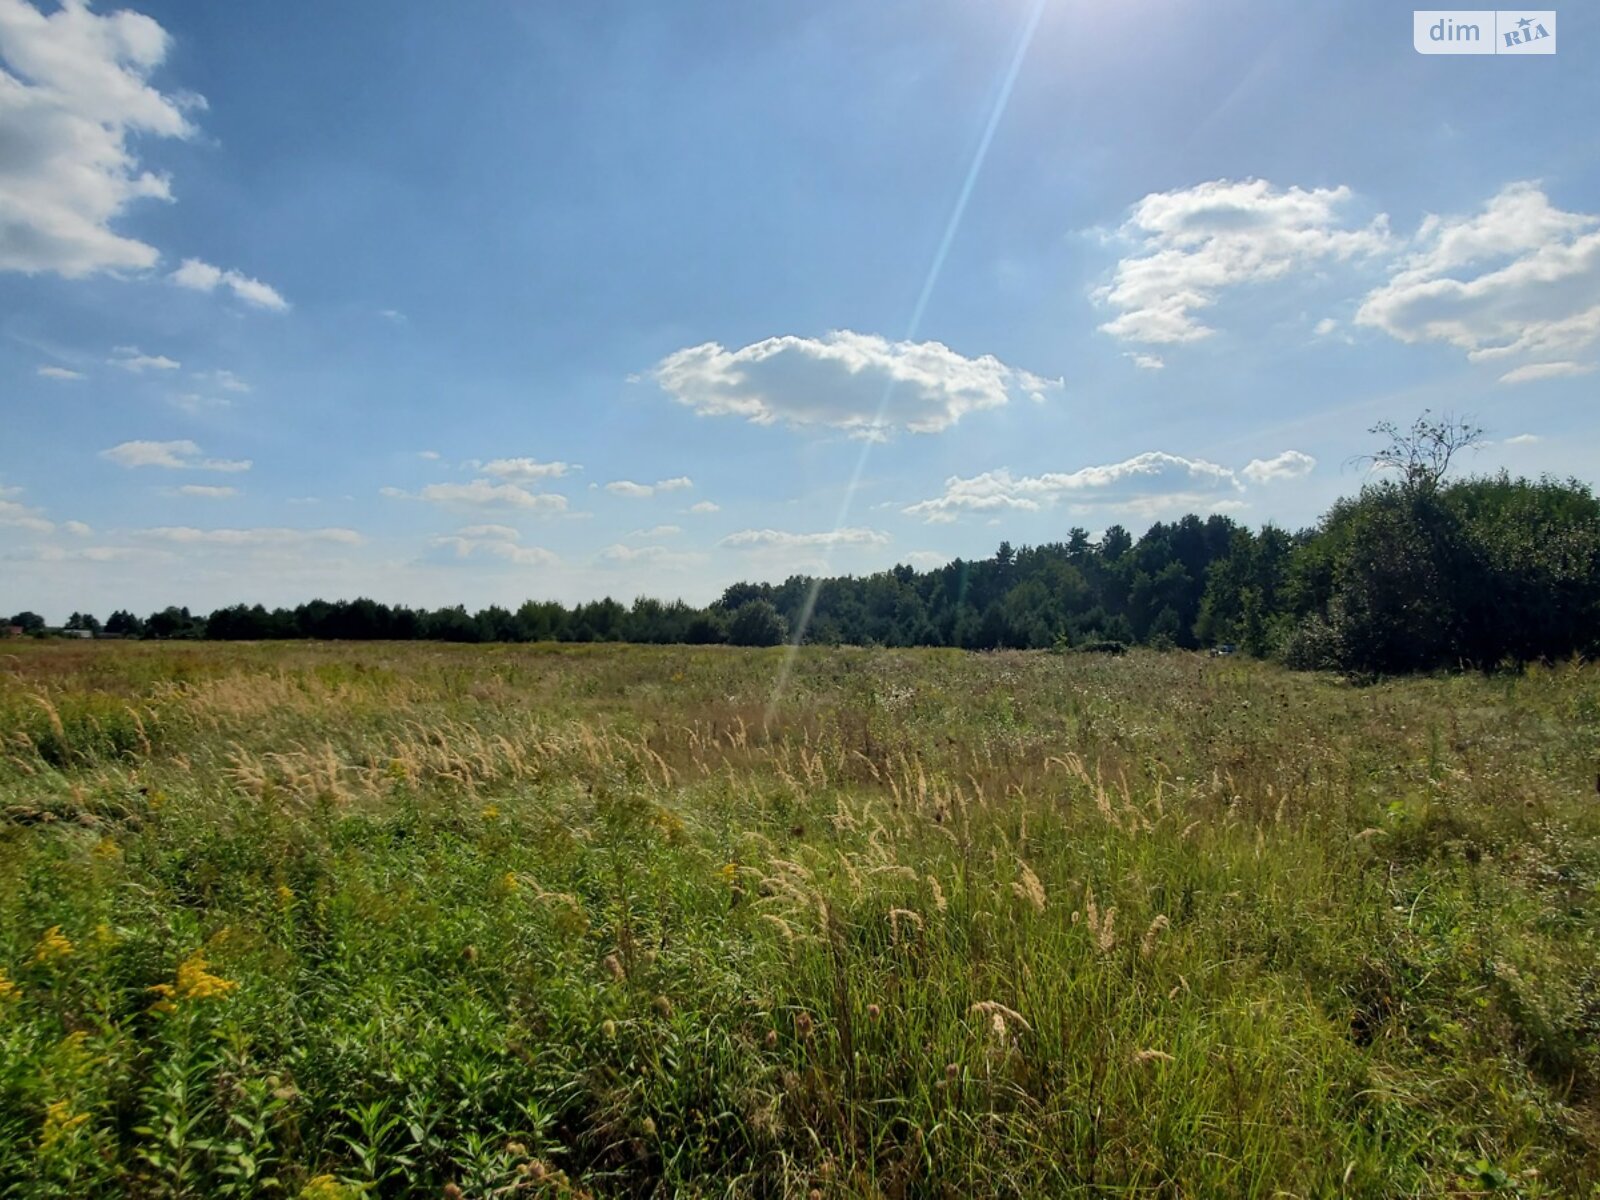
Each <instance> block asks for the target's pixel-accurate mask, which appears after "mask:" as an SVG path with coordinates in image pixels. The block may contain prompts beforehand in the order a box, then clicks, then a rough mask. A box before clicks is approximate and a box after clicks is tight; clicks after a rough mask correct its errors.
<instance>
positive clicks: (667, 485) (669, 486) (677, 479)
mask: <svg viewBox="0 0 1600 1200" xmlns="http://www.w3.org/2000/svg"><path fill="white" fill-rule="evenodd" d="M693 486H694V480H692V479H690V478H689V477H688V476H687V475H676V476H674V477H673V478H671V479H658V480H657V481H656V491H658V492H681V491H683V490H684V489H685V488H692V487H693Z"/></svg>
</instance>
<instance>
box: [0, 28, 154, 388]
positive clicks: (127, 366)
mask: <svg viewBox="0 0 1600 1200" xmlns="http://www.w3.org/2000/svg"><path fill="white" fill-rule="evenodd" d="M3 3H5V0H0V4H3ZM111 353H112V357H111V358H108V359H106V361H107V362H108V363H110V364H111V365H112V366H113V367H121V368H122V369H123V370H124V371H132V372H133V373H134V374H135V375H140V374H143V373H144V372H145V371H176V370H177V369H178V368H179V367H181V366H183V364H182V363H181V362H179V361H178V360H177V359H175V358H168V357H167V356H166V355H165V354H144V353H141V352H140V350H139V347H137V346H118V347H117V348H116V349H115V350H113V351H112V352H111Z"/></svg>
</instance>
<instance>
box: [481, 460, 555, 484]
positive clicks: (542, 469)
mask: <svg viewBox="0 0 1600 1200" xmlns="http://www.w3.org/2000/svg"><path fill="white" fill-rule="evenodd" d="M480 469H481V470H482V471H483V473H484V474H485V475H493V476H494V477H495V478H496V479H504V480H506V481H507V482H508V483H532V482H533V481H534V480H536V479H560V478H561V477H562V476H564V475H566V474H567V473H569V472H571V471H576V470H577V469H578V468H577V467H575V466H573V465H572V464H571V463H564V462H540V461H539V460H538V459H534V458H497V459H494V460H493V461H492V462H486V463H484V464H483V465H482V467H481V468H480Z"/></svg>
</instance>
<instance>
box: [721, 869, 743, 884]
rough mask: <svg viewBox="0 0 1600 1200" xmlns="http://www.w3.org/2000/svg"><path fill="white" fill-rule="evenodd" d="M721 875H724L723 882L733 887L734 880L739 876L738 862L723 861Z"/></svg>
mask: <svg viewBox="0 0 1600 1200" xmlns="http://www.w3.org/2000/svg"><path fill="white" fill-rule="evenodd" d="M721 875H722V882H723V883H725V884H727V885H728V886H729V887H732V886H733V881H734V880H735V879H737V878H738V877H739V866H738V864H737V863H723V864H722V871H721Z"/></svg>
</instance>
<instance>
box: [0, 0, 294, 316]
mask: <svg viewBox="0 0 1600 1200" xmlns="http://www.w3.org/2000/svg"><path fill="white" fill-rule="evenodd" d="M169 45H170V39H169V38H168V36H167V33H166V31H165V30H164V29H162V27H161V26H160V25H159V24H158V23H157V22H156V21H154V20H152V19H151V18H150V17H147V16H145V15H143V14H141V13H135V12H129V11H126V10H121V11H115V12H108V13H105V14H100V13H96V12H94V11H92V10H91V9H90V7H89V5H88V4H86V3H81V2H79V0H67V2H65V3H63V4H61V6H60V7H59V8H57V9H55V11H53V12H50V13H48V14H46V13H44V12H41V11H40V10H39V9H37V8H35V7H34V6H33V4H31V3H29V2H28V0H0V130H3V131H4V136H0V271H22V272H25V273H28V274H38V273H43V272H51V273H54V274H58V275H62V276H65V277H67V278H69V279H79V278H83V277H85V276H89V275H94V274H98V273H102V272H112V273H116V272H142V271H149V270H151V269H152V268H154V267H155V266H156V265H157V264H158V263H159V262H160V259H161V254H160V252H159V251H158V250H157V249H156V248H155V247H154V246H151V245H149V244H147V243H145V242H142V241H139V240H138V239H137V238H132V237H127V236H124V235H123V234H120V233H118V232H117V231H116V230H115V229H114V228H113V226H114V225H115V224H116V222H117V220H118V219H119V218H120V217H122V216H123V215H124V214H125V212H126V211H127V210H128V208H129V207H130V206H131V205H133V204H134V202H135V201H138V200H163V201H171V200H172V198H173V197H172V185H171V181H170V180H169V179H168V178H167V177H166V176H165V175H163V174H160V173H158V172H155V171H151V170H147V169H145V168H144V166H143V165H142V163H141V162H140V159H139V148H140V146H141V145H143V144H147V143H148V142H149V141H150V140H151V139H156V138H178V139H185V138H189V137H192V136H193V135H194V133H195V126H194V125H193V124H192V123H191V121H190V114H191V113H193V112H195V111H198V110H201V109H204V108H205V100H204V99H203V98H201V97H200V96H196V95H193V94H191V93H184V92H179V91H162V90H161V89H160V88H158V87H157V86H155V85H154V84H153V83H152V82H151V80H152V77H153V76H154V75H155V73H156V72H157V71H158V70H159V69H160V67H161V65H162V63H163V62H164V61H165V59H166V56H167V50H168V47H169ZM172 278H173V280H174V281H175V282H177V283H180V284H182V285H183V286H186V287H197V288H199V289H200V290H202V291H214V290H216V289H217V288H218V287H226V288H227V289H228V290H229V291H231V292H232V293H233V294H234V295H235V296H237V297H238V298H239V299H241V300H243V301H245V302H246V303H248V304H253V305H255V306H257V307H261V308H270V309H285V308H287V307H288V303H287V301H285V300H284V298H283V297H282V296H281V295H279V294H278V292H277V291H276V290H274V289H273V288H272V287H270V286H268V285H267V284H265V283H262V282H261V281H260V280H257V279H252V278H250V277H248V276H246V275H243V274H240V273H239V272H238V271H224V270H221V269H219V268H216V267H212V266H210V265H209V264H207V263H203V262H201V261H200V260H198V259H188V260H185V262H184V263H183V265H181V266H180V267H179V268H178V269H177V271H175V272H173V274H172Z"/></svg>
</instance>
